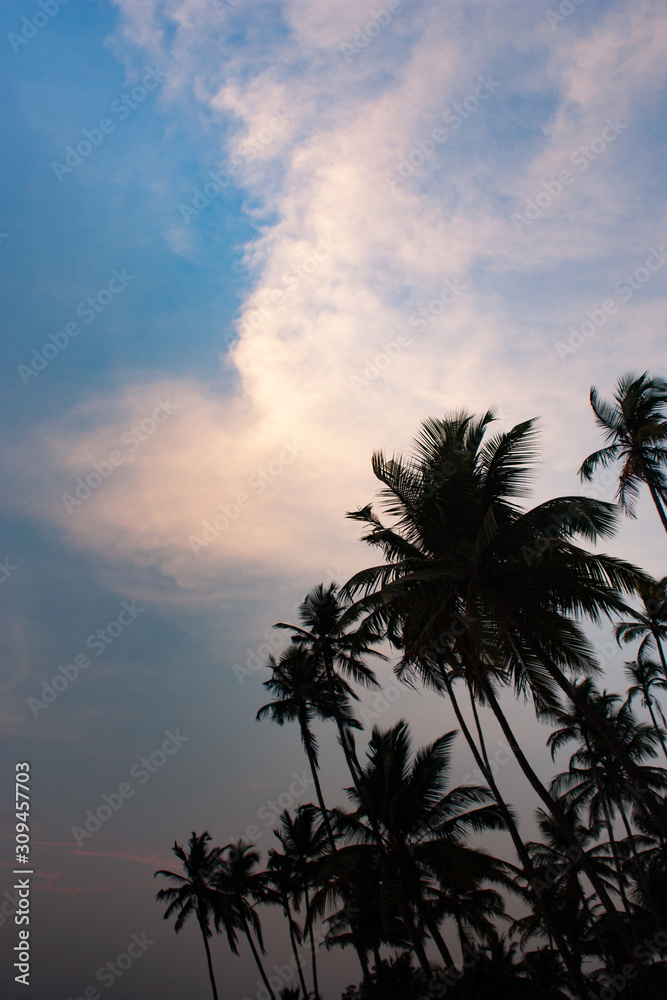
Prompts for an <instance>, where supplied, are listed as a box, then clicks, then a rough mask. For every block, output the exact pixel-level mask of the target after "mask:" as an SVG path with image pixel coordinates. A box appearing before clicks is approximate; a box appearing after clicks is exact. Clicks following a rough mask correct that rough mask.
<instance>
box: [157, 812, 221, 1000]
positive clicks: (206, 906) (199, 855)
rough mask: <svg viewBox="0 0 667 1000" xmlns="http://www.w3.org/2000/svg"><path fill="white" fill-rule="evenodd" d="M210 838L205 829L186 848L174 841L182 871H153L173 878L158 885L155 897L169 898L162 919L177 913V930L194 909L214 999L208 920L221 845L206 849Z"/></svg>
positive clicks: (210, 913)
mask: <svg viewBox="0 0 667 1000" xmlns="http://www.w3.org/2000/svg"><path fill="white" fill-rule="evenodd" d="M210 839H211V836H210V834H209V833H208V832H207V831H204V833H202V834H201V835H200V836H197V834H196V833H193V834H192V836H191V837H190V840H189V841H188V845H187V847H188V849H187V851H186V850H185V849H184V848H183V847H181V845H180V844H177V843H176V842H174V846H173V847H172V851H173V852H174V854H175V855H176V857H177V858H179V859H180V861H182V863H183V868H184V870H185V875H179V874H178V872H170V871H166V870H165V869H160V870H159V871H157V872H155V875H156V876H157V875H164V876H165V877H166V878H169V879H173V881H174V882H176V885H175V886H170V887H169V888H168V889H160V891H159V892H158V894H157V897H156V898H157V899H158V900H161V901H164V900H167V901H168V902H169V906H168V907H167V909H166V911H165V914H164V919H165V920H168V919H169V917H171V916H172V915H173V914H174V913H176V912H177V913H178V916H177V918H176V923H175V925H174V930H175V931H176V933H177V934H178V932H179V931H180V930H181V928H182V927H183V925H184V923H185V921H186V920H187V919H188V917H189V916H190V915H191V914H193V913H194V915H195V916H196V918H197V923H198V924H199V929H200V930H201V933H202V937H203V939H204V948H205V949H206V963H207V965H208V974H209V978H210V980H211V989H212V990H213V1000H218V991H217V988H216V985H215V977H214V975H213V965H212V962H211V952H210V949H209V946H208V939H209V938H210V937H211V928H210V926H209V921H210V918H211V916H213V915H214V913H215V905H216V893H215V889H214V887H213V881H214V879H215V875H216V872H217V871H218V868H219V866H220V863H221V856H222V848H220V847H213V848H211V849H209V848H208V846H207V845H208V842H209V841H210Z"/></svg>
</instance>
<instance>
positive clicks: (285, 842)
mask: <svg viewBox="0 0 667 1000" xmlns="http://www.w3.org/2000/svg"><path fill="white" fill-rule="evenodd" d="M273 833H274V836H275V837H277V838H278V840H279V841H280V843H281V845H282V847H283V851H282V852H280V851H277V850H276V849H275V848H273V847H272V848H271V849H270V851H269V870H270V871H271V872H273V871H275V870H276V869H278V870H280V871H282V872H283V873H285V874H286V875H287V876H288V878H289V881H290V886H291V893H290V896H291V902H292V905H293V906H294V908H295V910H297V912H298V911H299V910H300V909H301V904H302V903H303V904H304V905H305V910H306V913H308V911H309V910H310V897H311V895H312V892H313V886H314V881H315V873H316V869H317V866H318V861H319V859H321V858H322V856H323V855H324V853H325V848H326V841H327V832H326V828H325V825H324V823H323V822H320V823H318V821H317V810H316V808H315V806H313V805H311V804H310V803H308V804H306V805H302V806H299V807H298V808H297V810H296V813H295V815H294V816H292V815H291V814H290V813H289V812H288V811H287V810H285V811H284V812H283V813H282V814H281V816H280V826H279V827H278V828H277V829H275V830H274V831H273ZM308 937H309V939H310V951H311V967H312V975H313V990H314V1000H319V985H318V977H317V957H316V947H315V937H314V929H313V924H312V922H311V923H310V926H309V928H308ZM304 996H306V997H307V996H308V993H307V991H305V987H304Z"/></svg>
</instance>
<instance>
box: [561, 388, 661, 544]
mask: <svg viewBox="0 0 667 1000" xmlns="http://www.w3.org/2000/svg"><path fill="white" fill-rule="evenodd" d="M590 399H591V406H592V407H593V412H594V413H595V419H596V421H597V423H598V425H599V426H600V427H602V428H603V430H604V431H605V440H606V442H607V444H606V447H604V448H601V449H600V450H599V451H595V452H593V454H592V455H589V456H588V458H587V459H585V461H584V462H583V464H582V466H581V468H580V470H579V475H580V476H581V478H582V479H586V480H588V481H589V482H590V481H591V480H592V478H593V473H594V472H595V470H596V469H597V467H598V466H600V465H601V466H602V467H603V468H606V467H607V466H609V465H611V464H612V463H613V462H616V461H620V462H622V463H623V464H622V466H621V473H620V477H619V485H618V493H617V496H618V502H619V503H620V505H621V507H622V508H623V510H624V511H625V513H626V514H628V515H630V517H634V516H635V504H636V500H637V497H638V496H639V487H640V484H641V483H646V485H647V486H648V489H649V492H650V494H651V498H652V500H653V503H654V504H655V508H656V510H657V512H658V515H659V517H660V520H661V521H662V526H663V528H664V529H665V531H667V477H666V476H665V473H664V472H663V471H662V470H663V467H664V466H667V417H666V415H665V410H664V407H665V405H666V404H667V381H666V380H665V379H663V378H658V377H654V378H651V377H649V374H648V372H644V374H643V375H640V376H639V377H638V376H637V375H635V374H633V373H632V372H629V373H628V374H626V375H623V376H622V377H621V378H620V379H619V380H618V385H617V387H616V392H615V393H614V401H613V402H612V403H608V402H606V401H605V400H603V399H600V397H599V395H598V391H597V389H596V388H595V386H592V387H591V396H590Z"/></svg>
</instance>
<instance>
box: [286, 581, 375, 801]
mask: <svg viewBox="0 0 667 1000" xmlns="http://www.w3.org/2000/svg"><path fill="white" fill-rule="evenodd" d="M299 620H300V622H301V625H289V624H287V623H285V622H278V623H277V624H276V625H275V626H274V628H281V629H289V630H290V631H291V632H292V636H291V639H292V642H293V643H294V644H295V645H296V646H297V648H299V649H302V650H306V651H308V652H309V653H310V654H311V656H312V657H313V658H314V660H315V662H316V663H317V664H318V665H319V666H320V668H321V669H322V670H323V671H324V673H325V675H326V678H327V681H328V684H329V689H330V694H331V702H332V706H333V708H334V718H335V719H336V725H337V726H338V735H339V738H340V744H341V747H342V748H343V753H344V754H345V762H346V764H347V767H348V770H349V772H350V776H351V778H352V781H353V782H354V781H356V773H357V767H358V765H357V761H356V759H355V755H354V747H353V745H352V743H351V742H350V738H349V725H348V724H347V722H346V719H345V718H344V716H343V713H342V712H341V711H339V709H338V692H337V688H336V678H337V677H338V678H339V679H341V674H344V675H345V676H346V677H349V678H350V679H351V680H353V681H355V683H357V684H361V685H363V686H365V687H377V681H376V679H375V675H374V674H373V671H372V670H371V669H370V668H369V667H368V666H367V665H366V663H365V662H364V657H366V656H375V657H377V658H379V659H386V657H385V656H384V655H383V654H382V653H380V652H379V651H378V650H376V649H373V648H372V647H373V644H374V643H376V642H377V641H378V638H379V635H378V634H377V633H375V632H373V631H372V630H370V629H367V628H364V627H361V628H357V629H353V628H351V627H350V626H352V625H353V624H354V622H355V615H354V613H353V612H351V610H350V607H349V603H348V602H347V601H346V600H345V599H344V598H343V597H342V596H341V594H340V593H339V591H338V588H337V586H336V584H334V583H332V584H330V585H329V586H328V587H325V586H324V585H323V584H318V585H317V586H316V587H314V588H313V589H312V590H311V592H310V593H309V594H308V596H307V597H306V599H305V600H304V601H303V602H302V604H301V605H300V607H299Z"/></svg>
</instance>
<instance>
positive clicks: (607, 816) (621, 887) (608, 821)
mask: <svg viewBox="0 0 667 1000" xmlns="http://www.w3.org/2000/svg"><path fill="white" fill-rule="evenodd" d="M601 799H602V811H603V813H604V822H605V826H606V827H607V833H608V834H609V846H610V847H611V854H612V857H613V859H614V868H615V869H616V878H617V879H618V891H619V894H620V897H621V900H622V901H623V909H624V910H625V912H626V914H627V916H628V921H630V920H631V918H632V914H631V913H630V904H629V903H628V897H627V895H626V892H625V879H624V878H623V868H622V865H621V859H620V858H619V856H618V846H617V844H616V838H615V837H614V825H613V822H612V818H611V813H610V810H609V803H608V802H607V796H606V795H605V794H604V792H602V793H601Z"/></svg>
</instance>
